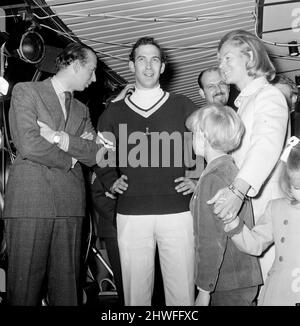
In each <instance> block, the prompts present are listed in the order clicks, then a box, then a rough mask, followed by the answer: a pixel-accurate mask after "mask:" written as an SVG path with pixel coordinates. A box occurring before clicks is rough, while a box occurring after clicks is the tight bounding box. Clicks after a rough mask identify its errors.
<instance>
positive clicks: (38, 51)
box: [5, 30, 45, 63]
mask: <svg viewBox="0 0 300 326" xmlns="http://www.w3.org/2000/svg"><path fill="white" fill-rule="evenodd" d="M5 48H6V51H7V52H8V53H9V54H10V55H11V56H13V57H19V58H20V59H22V60H24V61H25V62H28V63H39V62H40V61H41V60H42V59H43V57H44V55H45V44H44V40H43V38H42V36H41V35H40V34H39V33H37V32H35V31H34V30H28V31H27V32H25V33H24V34H23V35H17V36H15V35H14V36H13V37H10V38H9V40H8V41H7V42H6V45H5Z"/></svg>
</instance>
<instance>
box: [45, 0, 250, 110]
mask: <svg viewBox="0 0 300 326" xmlns="http://www.w3.org/2000/svg"><path fill="white" fill-rule="evenodd" d="M46 3H47V4H48V5H49V6H50V8H51V10H52V11H53V13H55V14H56V15H57V16H58V17H59V18H60V19H61V20H62V21H63V22H64V24H65V25H66V26H67V27H68V29H69V30H70V31H72V32H73V33H74V35H75V36H76V37H78V38H79V39H80V40H81V41H83V42H84V43H86V44H87V45H90V46H91V47H93V48H94V49H95V51H97V52H98V53H99V56H100V57H101V59H102V60H103V61H104V62H105V63H106V64H107V65H108V66H109V67H110V68H112V69H113V70H114V71H115V72H117V73H118V74H119V75H120V76H121V77H122V78H123V79H124V80H125V81H127V82H133V75H132V73H131V72H130V71H129V69H128V54H129V51H130V47H131V45H132V44H133V43H134V42H135V41H136V40H137V39H138V38H139V37H142V36H153V37H154V38H155V39H156V40H157V41H158V42H159V43H160V44H161V46H162V47H163V48H164V49H165V50H166V53H167V58H168V59H167V63H168V64H167V70H166V72H165V73H164V75H163V76H162V77H163V78H162V83H163V86H164V87H165V88H167V90H169V91H172V92H176V93H181V94H185V95H187V96H188V97H189V98H190V99H191V100H193V101H194V102H195V103H196V104H198V105H200V103H201V99H200V96H199V93H198V84H197V78H198V74H199V72H200V71H201V70H203V69H205V68H207V67H210V66H215V65H216V48H217V45H218V41H219V39H220V38H221V37H222V35H224V33H226V32H228V31H230V30H232V29H236V28H241V29H246V30H248V31H253V28H254V21H255V20H254V15H253V12H254V10H255V1H254V0H234V1H232V0H230V1H229V0H172V1H170V0H135V1H134V0H113V1H112V0H91V1H78V0H68V1H62V0H47V1H46Z"/></svg>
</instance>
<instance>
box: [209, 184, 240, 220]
mask: <svg viewBox="0 0 300 326" xmlns="http://www.w3.org/2000/svg"><path fill="white" fill-rule="evenodd" d="M207 204H209V205H212V204H213V205H214V213H215V214H217V215H218V217H219V218H220V219H222V221H223V222H224V223H225V224H227V223H230V222H232V221H233V220H234V219H235V218H236V217H237V214H238V212H239V211H240V209H241V206H242V204H243V200H242V199H240V198H239V197H238V196H236V195H235V194H234V193H233V192H232V191H231V190H229V189H228V188H227V187H226V188H223V189H220V190H219V191H218V192H217V193H216V194H215V196H214V197H213V198H211V199H210V200H209V201H208V202H207Z"/></svg>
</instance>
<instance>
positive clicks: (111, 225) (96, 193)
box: [90, 172, 117, 238]
mask: <svg viewBox="0 0 300 326" xmlns="http://www.w3.org/2000/svg"><path fill="white" fill-rule="evenodd" d="M90 189H91V197H92V202H93V207H94V209H95V212H94V222H95V224H96V225H95V226H96V228H97V235H98V237H99V238H117V226H116V208H117V207H116V202H117V201H116V199H112V198H111V197H108V196H106V189H105V186H104V185H103V184H102V182H101V180H100V179H99V177H97V176H96V174H95V172H94V176H93V177H92V178H91V185H90Z"/></svg>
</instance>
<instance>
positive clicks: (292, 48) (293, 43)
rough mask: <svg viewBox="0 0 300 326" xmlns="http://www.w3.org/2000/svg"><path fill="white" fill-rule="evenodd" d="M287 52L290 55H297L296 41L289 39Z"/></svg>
mask: <svg viewBox="0 0 300 326" xmlns="http://www.w3.org/2000/svg"><path fill="white" fill-rule="evenodd" d="M289 44H290V46H289V53H290V56H291V57H297V56H298V55H299V50H298V46H297V41H291V42H289Z"/></svg>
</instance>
